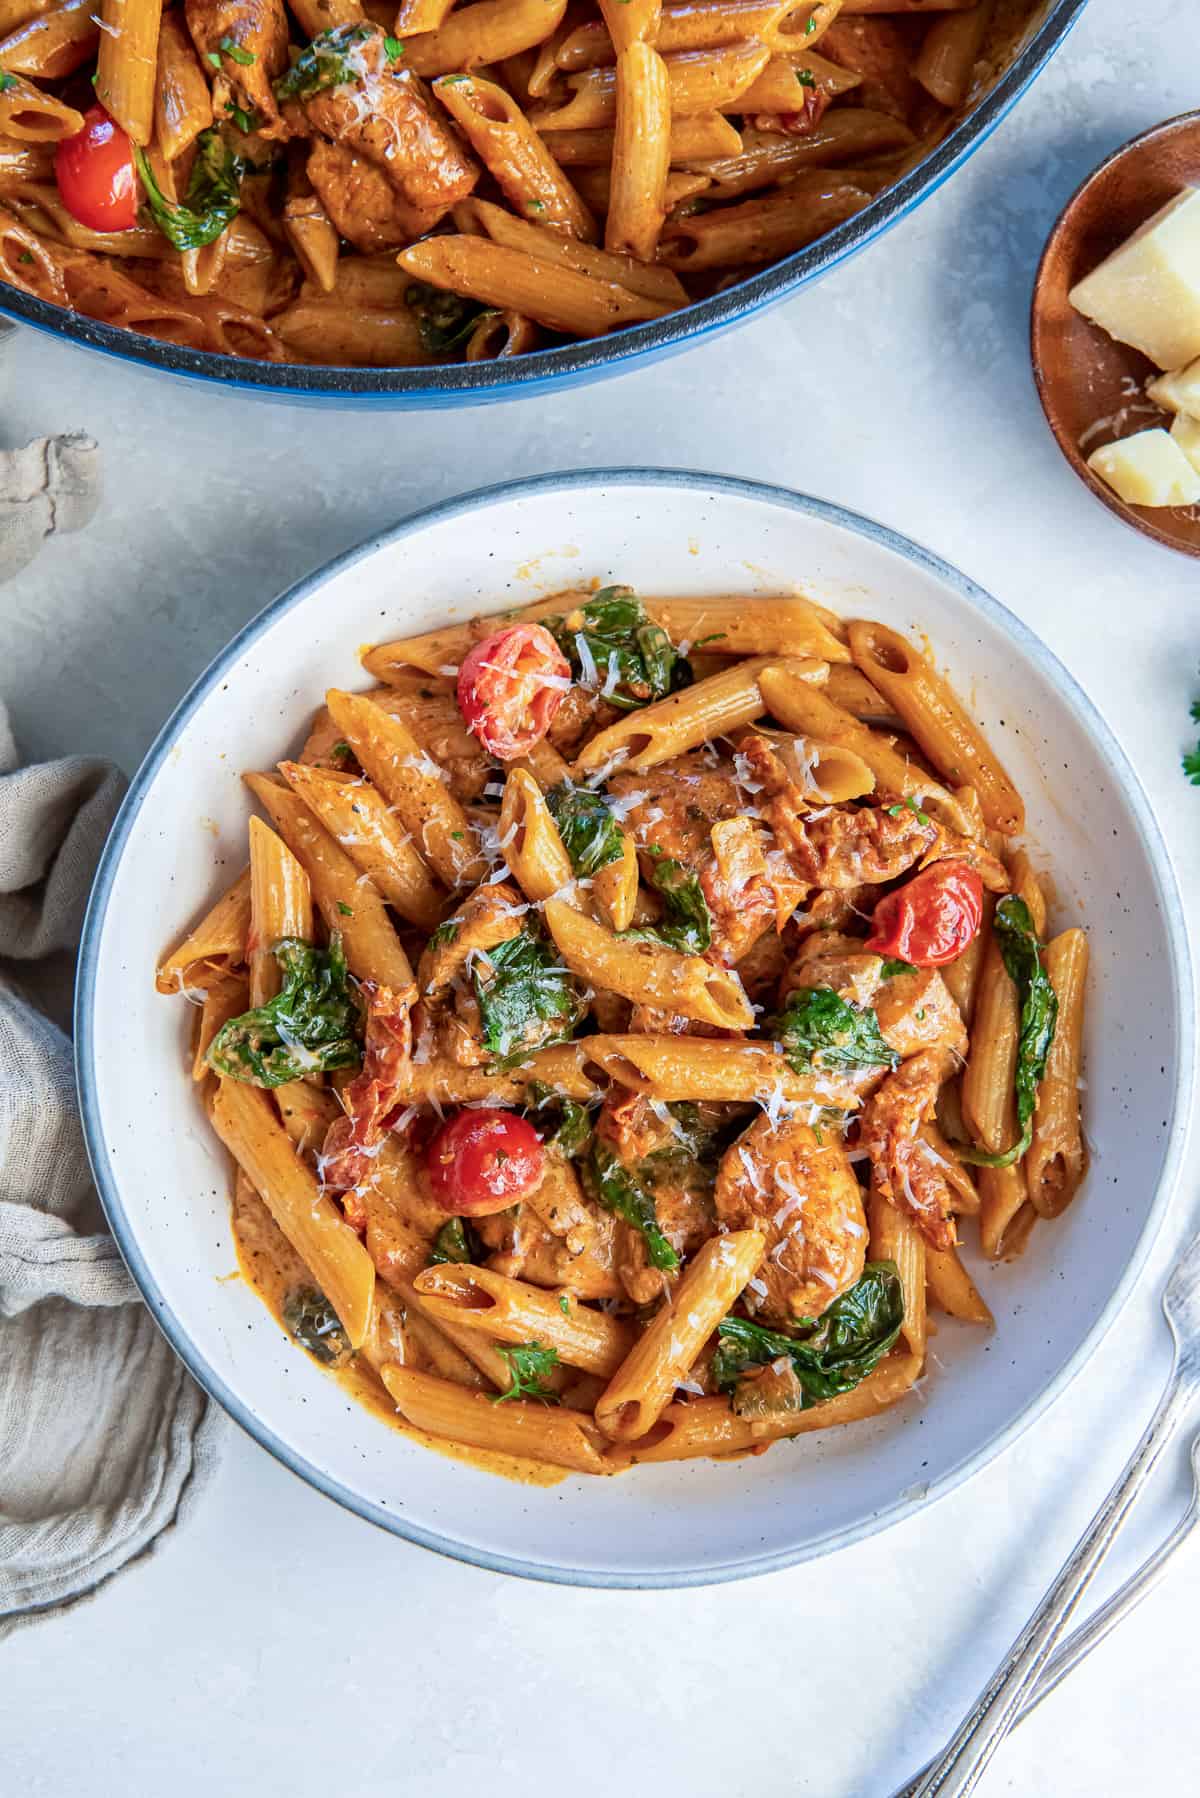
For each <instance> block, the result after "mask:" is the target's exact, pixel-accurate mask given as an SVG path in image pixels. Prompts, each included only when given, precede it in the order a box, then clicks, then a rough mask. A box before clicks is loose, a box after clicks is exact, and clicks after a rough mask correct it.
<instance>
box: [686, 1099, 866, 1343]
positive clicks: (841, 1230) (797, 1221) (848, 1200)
mask: <svg viewBox="0 0 1200 1798" xmlns="http://www.w3.org/2000/svg"><path fill="white" fill-rule="evenodd" d="M716 1206H717V1214H718V1216H719V1217H720V1220H721V1222H722V1223H723V1224H724V1225H726V1227H727V1228H728V1229H731V1230H761V1231H762V1232H763V1234H764V1236H765V1237H766V1239H767V1252H766V1256H765V1257H764V1260H763V1263H762V1266H761V1267H760V1268H759V1270H758V1274H757V1276H756V1278H755V1279H754V1280H753V1281H752V1282H751V1284H750V1286H749V1287H748V1288H747V1290H746V1293H745V1294H744V1295H743V1296H744V1298H745V1302H746V1304H747V1306H748V1307H749V1306H751V1305H753V1306H754V1309H755V1314H756V1315H757V1316H761V1317H762V1318H763V1319H764V1320H765V1321H766V1322H767V1323H771V1324H776V1325H782V1326H786V1325H789V1324H793V1323H796V1322H798V1321H799V1320H800V1319H802V1318H815V1317H820V1315H821V1313H822V1312H823V1311H826V1310H827V1309H828V1308H829V1306H830V1305H832V1303H833V1301H834V1300H835V1299H837V1298H840V1297H841V1295H842V1294H843V1293H844V1292H846V1291H848V1290H849V1288H850V1287H851V1286H853V1284H854V1282H855V1281H856V1280H857V1279H858V1277H859V1275H860V1274H861V1273H862V1270H863V1264H864V1262H865V1261H866V1255H867V1224H866V1215H865V1213H864V1211H863V1202H862V1192H861V1190H860V1188H859V1184H858V1181H857V1180H856V1179H855V1177H854V1170H853V1169H852V1167H851V1166H850V1162H849V1161H848V1159H847V1157H846V1151H845V1150H844V1148H843V1147H842V1144H841V1140H840V1138H839V1137H838V1136H837V1135H836V1133H835V1132H834V1131H832V1130H827V1131H822V1132H821V1134H820V1135H818V1133H817V1131H816V1130H814V1129H813V1128H812V1126H811V1125H809V1124H805V1123H801V1122H800V1120H799V1119H798V1118H794V1117H793V1118H785V1119H784V1120H783V1121H782V1122H781V1123H780V1124H779V1125H775V1124H773V1123H772V1122H771V1119H770V1118H769V1117H768V1116H767V1115H766V1114H765V1113H764V1114H763V1115H762V1116H761V1117H760V1118H758V1119H756V1120H755V1122H754V1123H753V1124H751V1126H750V1128H749V1130H747V1131H746V1132H745V1134H744V1135H743V1136H741V1137H739V1138H738V1140H737V1142H735V1143H734V1144H733V1145H732V1147H731V1148H728V1149H727V1150H726V1151H725V1154H724V1155H723V1156H722V1158H721V1166H720V1169H719V1170H718V1173H717V1191H716ZM760 1286H761V1287H762V1288H764V1290H763V1291H761V1292H760V1291H759V1290H758V1289H759V1287H760Z"/></svg>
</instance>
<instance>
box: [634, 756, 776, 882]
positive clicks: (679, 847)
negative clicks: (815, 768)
mask: <svg viewBox="0 0 1200 1798" xmlns="http://www.w3.org/2000/svg"><path fill="white" fill-rule="evenodd" d="M608 790H609V792H610V793H611V794H612V795H613V797H614V798H616V799H620V800H624V801H626V802H627V803H628V805H629V810H628V813H627V816H626V819H625V828H626V829H627V830H628V831H629V832H630V834H631V835H632V836H633V839H634V841H635V842H636V843H637V845H638V847H639V848H640V849H648V848H649V847H650V846H651V845H652V844H653V845H655V846H657V847H658V848H659V849H661V851H662V853H663V854H664V855H665V856H668V857H669V858H670V859H671V860H673V861H679V862H687V863H688V865H689V866H691V867H699V866H700V865H701V864H702V863H703V862H705V861H707V859H708V858H709V856H710V855H711V854H712V840H711V834H710V833H711V831H712V827H713V825H714V824H717V823H720V822H721V820H722V819H725V818H739V817H741V816H742V815H743V814H744V812H745V811H746V802H745V801H744V800H743V799H742V797H741V795H740V793H739V791H738V785H737V781H736V779H735V778H734V773H733V768H732V767H731V766H730V764H729V763H727V762H718V763H715V764H714V762H713V760H712V758H711V757H709V756H706V755H704V754H703V753H702V752H697V753H695V754H691V755H677V756H675V757H674V758H673V760H671V761H669V762H660V764H659V766H658V767H657V768H649V769H647V770H646V772H645V773H644V774H633V773H622V772H621V771H620V770H618V771H617V772H616V773H615V774H613V775H612V777H611V778H610V780H609V782H608Z"/></svg>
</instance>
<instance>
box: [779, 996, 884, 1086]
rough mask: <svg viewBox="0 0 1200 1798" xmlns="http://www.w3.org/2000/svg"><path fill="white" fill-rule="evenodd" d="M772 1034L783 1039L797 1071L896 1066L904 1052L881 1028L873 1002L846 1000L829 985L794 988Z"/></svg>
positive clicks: (788, 1058)
mask: <svg viewBox="0 0 1200 1798" xmlns="http://www.w3.org/2000/svg"><path fill="white" fill-rule="evenodd" d="M769 1027H770V1030H771V1034H772V1035H773V1036H775V1037H777V1038H778V1039H779V1041H780V1042H781V1043H782V1044H783V1052H784V1056H785V1058H786V1060H787V1061H788V1063H789V1065H790V1066H791V1067H792V1068H793V1069H794V1070H795V1072H796V1073H797V1074H807V1073H808V1072H809V1071H810V1070H811V1069H813V1068H817V1069H821V1068H826V1069H828V1068H881V1067H882V1068H896V1067H899V1065H900V1057H899V1055H897V1053H896V1051H895V1050H894V1049H889V1047H888V1045H887V1044H886V1043H885V1042H884V1040H883V1037H882V1036H881V1035H880V1033H879V1019H878V1018H877V1017H876V1015H875V1013H874V1012H873V1011H872V1010H871V1007H870V1006H869V1005H854V1004H852V1003H851V1002H850V1000H848V999H841V998H839V997H838V995H837V993H835V992H834V990H833V988H832V987H829V986H802V987H800V988H799V989H798V990H797V991H796V992H794V993H789V995H788V1001H787V1004H786V1005H785V1007H784V1009H783V1011H782V1012H781V1013H780V1014H779V1016H778V1017H776V1018H772V1019H771V1022H770V1026H769Z"/></svg>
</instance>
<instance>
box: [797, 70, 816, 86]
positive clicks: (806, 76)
mask: <svg viewBox="0 0 1200 1798" xmlns="http://www.w3.org/2000/svg"><path fill="white" fill-rule="evenodd" d="M796 80H797V81H798V82H799V83H800V85H801V87H816V85H817V78H816V76H815V75H814V74H813V72H812V70H811V69H797V70H796Z"/></svg>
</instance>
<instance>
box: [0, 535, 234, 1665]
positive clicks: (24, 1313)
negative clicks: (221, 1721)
mask: <svg viewBox="0 0 1200 1798" xmlns="http://www.w3.org/2000/svg"><path fill="white" fill-rule="evenodd" d="M2 505H3V502H2V501H0V564H2V562H3V550H4V533H3V525H2ZM0 572H2V567H0ZM123 788H124V783H123V781H122V779H121V776H120V775H119V774H118V773H117V772H116V770H115V769H113V768H111V767H109V766H108V765H107V764H106V763H104V762H99V761H93V760H88V759H86V758H84V757H78V756H77V757H71V758H69V759H68V760H65V761H61V762H47V763H44V764H42V765H41V766H38V767H28V768H21V769H18V767H17V756H16V750H15V747H14V744H13V740H12V734H11V731H10V729H9V724H8V717H7V714H6V713H5V711H4V708H3V705H0V1637H2V1636H4V1635H5V1634H7V1633H8V1631H9V1630H11V1629H12V1628H14V1627H15V1626H16V1624H17V1623H19V1622H22V1621H27V1620H29V1619H30V1618H32V1617H35V1616H41V1615H45V1614H47V1613H48V1612H54V1611H57V1610H59V1609H62V1608H63V1607H64V1606H66V1605H69V1604H71V1603H73V1602H74V1601H76V1600H78V1599H80V1598H83V1597H85V1596H87V1595H89V1594H90V1593H91V1592H93V1591H94V1590H95V1588H96V1587H97V1585H98V1584H99V1583H100V1582H101V1581H102V1580H105V1579H107V1578H108V1577H109V1576H110V1575H111V1574H113V1573H116V1572H117V1571H118V1570H119V1569H120V1568H121V1567H123V1566H125V1565H126V1564H127V1563H128V1562H129V1561H131V1560H132V1559H133V1558H134V1557H135V1556H138V1555H141V1554H143V1553H145V1552H146V1551H147V1550H149V1549H150V1548H151V1547H152V1546H153V1544H154V1543H155V1542H156V1540H157V1539H158V1538H159V1537H160V1536H161V1534H162V1532H163V1531H164V1530H166V1529H167V1528H168V1526H170V1525H171V1524H174V1523H178V1522H179V1521H181V1520H182V1519H183V1518H184V1516H185V1515H186V1513H187V1512H188V1510H189V1509H190V1508H191V1506H192V1505H194V1504H195V1502H196V1500H197V1497H198V1496H199V1494H200V1492H201V1490H202V1488H203V1486H204V1484H205V1483H206V1481H207V1479H208V1477H209V1476H210V1474H211V1472H212V1470H213V1468H214V1466H215V1462H216V1454H217V1449H218V1444H219V1439H220V1437H221V1435H222V1433H223V1430H224V1428H225V1427H226V1426H225V1424H224V1419H223V1417H222V1415H221V1413H220V1412H219V1410H218V1408H217V1406H216V1405H214V1404H212V1403H211V1402H210V1401H209V1400H207V1399H206V1398H205V1395H204V1394H203V1392H201V1390H200V1388H199V1387H198V1386H197V1385H195V1383H194V1382H193V1381H192V1379H191V1377H190V1376H189V1375H188V1374H187V1372H186V1371H185V1370H184V1368H183V1366H182V1364H181V1363H180V1362H179V1361H178V1360H177V1359H176V1358H175V1355H174V1354H173V1353H172V1351H171V1349H170V1348H169V1347H168V1345H167V1343H166V1341H165V1340H164V1339H163V1337H162V1336H161V1335H160V1334H159V1332H158V1330H157V1329H156V1328H155V1326H154V1324H153V1323H152V1322H151V1319H150V1315H149V1313H148V1312H147V1311H146V1309H145V1308H144V1306H143V1305H142V1304H141V1302H140V1299H139V1296H138V1292H137V1288H136V1287H135V1286H134V1284H133V1281H132V1280H131V1279H130V1277H129V1274H128V1273H127V1272H126V1269H125V1266H124V1263H123V1262H122V1260H121V1257H120V1255H119V1254H118V1252H117V1249H116V1246H115V1244H114V1242H113V1240H112V1238H111V1236H109V1235H108V1234H107V1232H106V1231H105V1229H104V1226H103V1217H102V1213H101V1211H100V1206H99V1203H98V1201H97V1198H96V1194H95V1191H94V1189H93V1186H92V1180H91V1175H90V1172H89V1169H88V1162H87V1155H86V1152H85V1150H84V1144H83V1135H82V1131H81V1128H80V1123H79V1115H78V1110H77V1107H76V1100H75V1080H74V1073H73V1069H72V1060H71V1045H70V1043H69V1042H68V1040H67V1038H66V1036H64V1034H63V1033H62V1031H61V1030H59V1029H58V1028H57V1026H56V1025H55V1024H54V1023H52V1022H51V1021H50V1019H49V1018H47V1017H45V1016H44V1015H43V1014H42V1013H41V1012H39V1011H38V1010H37V1009H35V1007H34V1005H33V1004H31V1003H30V998H29V995H30V994H31V993H32V992H33V991H34V990H35V989H36V988H38V987H39V986H40V987H42V988H45V987H46V986H47V984H48V982H47V979H46V976H47V973H48V971H49V970H51V969H52V968H53V964H54V960H55V958H56V957H58V958H59V960H60V962H61V961H62V960H63V958H64V955H65V954H67V953H69V952H71V951H73V950H74V949H75V947H76V946H77V944H78V939H79V931H80V927H81V925H82V922H83V914H84V908H85V905H86V902H87V895H88V889H89V887H90V884H91V880H92V875H93V873H94V871H95V867H96V862H97V860H98V858H99V854H100V850H101V848H102V846H103V843H104V839H105V837H106V836H107V834H108V830H109V827H110V825H111V824H112V820H113V817H114V815H115V813H116V809H117V806H118V804H119V802H120V798H121V793H122V791H123Z"/></svg>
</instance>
